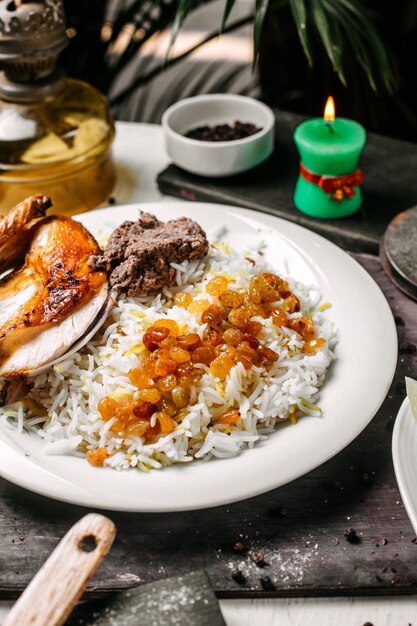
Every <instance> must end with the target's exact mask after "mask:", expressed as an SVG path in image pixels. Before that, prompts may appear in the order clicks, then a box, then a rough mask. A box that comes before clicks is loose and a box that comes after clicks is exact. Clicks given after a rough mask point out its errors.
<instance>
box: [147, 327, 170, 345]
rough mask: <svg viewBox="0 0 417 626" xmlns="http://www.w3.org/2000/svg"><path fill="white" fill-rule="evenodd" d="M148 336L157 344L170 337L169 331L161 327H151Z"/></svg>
mask: <svg viewBox="0 0 417 626" xmlns="http://www.w3.org/2000/svg"><path fill="white" fill-rule="evenodd" d="M146 334H147V335H149V337H150V338H151V340H152V341H155V342H156V343H161V341H163V340H164V339H166V338H167V337H168V335H169V329H168V328H167V327H164V326H161V327H159V328H158V326H151V327H150V328H148V330H147V331H146Z"/></svg>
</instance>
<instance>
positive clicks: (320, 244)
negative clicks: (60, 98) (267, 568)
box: [0, 201, 398, 512]
mask: <svg viewBox="0 0 417 626" xmlns="http://www.w3.org/2000/svg"><path fill="white" fill-rule="evenodd" d="M139 207H140V208H142V209H144V210H148V211H151V212H152V211H154V212H156V213H158V209H160V210H161V209H162V208H164V210H167V211H171V210H172V211H173V212H174V213H176V214H177V215H179V214H180V212H181V211H183V212H187V211H188V212H189V211H190V207H192V208H193V211H198V210H204V208H206V209H208V210H211V211H214V212H216V211H223V212H224V211H226V212H228V213H229V214H230V215H232V216H233V215H234V214H235V215H237V216H239V219H243V221H245V220H249V221H251V220H254V222H257V223H260V224H262V225H264V226H266V227H267V228H272V229H273V230H274V231H275V230H276V231H279V234H280V236H281V237H284V238H285V237H286V238H287V239H288V240H289V241H290V242H291V241H292V243H293V244H294V247H295V248H296V249H297V251H298V252H299V253H300V254H304V252H305V251H303V252H301V250H300V244H299V242H298V244H297V243H296V241H295V240H297V238H299V239H300V238H301V240H304V245H307V244H308V245H307V249H308V253H309V254H310V255H311V254H312V250H314V249H315V248H318V249H321V251H322V252H323V250H324V251H327V253H328V254H330V255H332V254H333V255H335V257H336V258H338V259H339V260H340V259H343V264H344V265H345V266H346V267H347V268H349V270H350V272H351V273H352V274H353V275H355V276H356V278H357V279H358V280H359V278H358V277H360V279H361V280H363V281H365V283H366V285H367V289H369V290H370V291H371V292H372V295H373V299H374V301H376V302H377V303H378V307H379V311H378V314H379V315H378V320H379V321H380V320H381V318H383V324H381V328H382V327H383V328H384V331H385V333H386V335H385V348H388V349H387V351H386V355H385V362H384V369H383V372H381V375H380V377H379V379H377V380H378V389H373V390H371V391H372V393H373V396H372V399H371V401H370V400H369V398H368V408H367V411H366V415H363V416H362V418H361V420H359V421H357V422H356V423H355V425H354V427H352V424H349V425H348V429H347V430H348V434H346V435H345V436H344V437H341V438H340V439H339V440H338V441H337V442H335V443H334V444H333V445H331V446H329V445H327V442H325V445H324V448H323V449H322V451H321V452H320V453H318V454H317V451H316V450H314V454H313V456H312V458H311V459H310V461H309V462H307V461H306V460H303V461H304V462H303V463H302V464H301V466H300V467H299V468H298V469H297V470H296V471H294V470H293V471H292V472H291V473H287V474H285V472H284V476H281V477H273V478H272V479H271V477H269V476H267V477H266V478H265V476H263V479H264V480H263V482H262V484H259V480H258V481H257V483H256V485H254V484H252V485H250V486H246V485H245V486H244V487H243V488H242V486H241V485H238V486H236V485H234V489H233V492H231V489H230V486H229V488H228V490H225V489H224V485H222V487H223V491H222V492H219V493H216V494H214V493H210V494H207V493H204V490H203V489H202V494H200V495H196V494H194V500H193V501H191V500H190V498H189V497H188V495H187V494H186V496H185V500H183V501H181V502H177V503H173V502H172V501H170V502H167V501H164V502H159V501H157V502H155V501H151V502H149V501H147V502H146V503H141V502H140V501H139V502H138V501H135V502H134V503H132V501H131V500H130V499H126V501H125V500H124V498H123V496H121V497H120V498H119V499H118V498H117V497H116V500H117V501H116V502H112V501H110V500H109V498H108V497H106V492H105V491H104V492H102V491H100V490H98V491H97V492H94V493H92V492H91V491H90V490H89V489H86V488H84V487H83V486H82V485H74V484H73V483H72V482H71V480H69V479H67V478H65V477H61V476H57V475H56V474H52V475H51V472H49V471H48V470H47V469H44V468H43V467H40V466H39V465H38V464H36V463H34V461H31V460H29V459H28V458H25V457H24V455H22V451H21V450H19V449H18V448H17V446H16V445H14V444H13V442H12V443H11V442H10V441H7V439H8V438H7V436H6V441H5V437H2V436H1V433H0V437H1V440H0V451H1V454H0V476H2V477H3V478H5V479H7V480H9V481H10V482H13V483H15V484H17V485H19V486H21V487H24V488H26V489H29V490H31V491H34V492H36V493H40V494H41V495H44V496H48V497H51V498H54V499H57V500H63V501H66V502H70V503H73V504H77V505H81V506H88V507H95V508H102V509H107V510H118V511H131V512H171V511H181V510H195V509H202V508H209V507H214V506H220V505H224V504H228V503H232V502H236V501H240V500H243V499H247V498H250V497H254V496H257V495H259V494H261V493H264V492H267V491H269V490H271V489H274V488H277V487H279V486H281V485H284V484H286V483H288V482H291V481H293V480H295V479H297V478H299V477H300V476H302V475H304V474H306V473H308V472H310V471H311V470H313V469H314V468H315V467H317V466H319V465H321V464H323V463H325V462H326V461H327V460H329V459H330V458H332V457H333V456H335V455H336V454H337V453H338V452H339V451H340V450H342V449H343V448H345V447H346V446H347V445H348V444H349V443H350V442H351V441H353V440H354V439H355V438H356V437H357V436H358V435H359V434H360V432H362V430H363V429H364V428H365V427H366V426H367V424H368V423H369V422H370V421H371V419H372V418H373V416H374V415H375V413H376V412H377V411H378V409H379V407H380V405H381V404H382V402H383V400H384V399H385V396H386V394H387V393H388V390H389V387H390V384H391V382H392V378H393V376H394V373H395V368H396V363H397V347H398V346H397V333H396V328H395V323H394V319H393V316H392V313H391V310H390V308H389V305H388V303H387V301H386V299H385V296H384V295H383V294H382V292H381V290H380V288H379V287H378V285H377V284H376V283H375V281H374V280H373V279H372V278H371V276H370V275H369V274H368V273H367V272H366V271H365V270H364V269H363V268H362V266H361V265H360V264H359V263H357V262H356V261H355V260H354V259H353V258H352V257H351V256H349V255H348V254H347V253H346V252H344V251H343V250H341V249H340V248H338V247H337V246H336V245H334V244H333V243H331V242H330V241H328V240H327V239H324V238H323V237H321V236H320V235H318V234H316V233H314V232H312V231H309V230H307V229H306V228H303V227H301V226H299V225H297V224H294V223H292V222H288V221H285V220H282V219H280V218H277V217H275V216H272V215H269V214H264V213H258V212H256V211H252V210H250V209H243V208H239V207H234V206H228V205H219V204H211V203H188V202H180V201H168V202H166V201H162V202H153V203H140V202H137V203H134V204H129V205H121V206H113V207H108V208H105V209H98V210H95V211H90V212H89V213H86V214H82V215H79V216H77V219H80V220H81V221H84V220H85V221H87V222H88V219H89V218H90V219H91V218H92V217H98V218H100V217H101V216H107V217H109V214H110V213H114V212H115V211H117V212H122V213H123V212H126V211H127V212H128V211H133V210H137V209H138V208H139ZM123 219H126V217H124V218H123ZM197 219H198V218H197ZM294 236H295V237H294ZM306 242H307V243H306ZM305 254H306V255H307V252H305ZM320 271H321V268H320ZM329 271H333V268H329ZM348 277H349V276H348ZM323 393H325V387H324V392H323ZM349 429H350V430H349ZM322 443H323V442H322ZM249 452H250V451H244V452H243V454H242V455H240V456H239V457H235V458H241V457H242V458H245V454H248V453H249ZM233 460H234V459H227V460H226V461H220V462H219V461H217V460H216V461H214V462H213V463H223V464H224V462H226V463H231V461H233ZM208 465H210V464H208ZM94 469H95V468H94ZM178 469H179V470H180V471H184V469H186V468H177V466H175V470H174V468H173V467H169V468H167V469H166V470H162V471H161V472H159V471H158V472H152V475H154V474H158V475H161V474H162V473H164V472H167V471H172V470H174V472H175V471H177V470H178ZM16 470H17V471H16ZM96 471H103V472H114V470H96ZM174 472H173V473H174ZM182 479H183V477H182V478H180V479H179V482H181V480H182ZM176 480H177V481H178V479H176ZM155 482H156V483H157V484H158V481H156V480H155ZM177 495H178V494H177V491H176V489H175V485H174V487H173V497H176V496H177ZM181 497H183V494H182V493H181Z"/></svg>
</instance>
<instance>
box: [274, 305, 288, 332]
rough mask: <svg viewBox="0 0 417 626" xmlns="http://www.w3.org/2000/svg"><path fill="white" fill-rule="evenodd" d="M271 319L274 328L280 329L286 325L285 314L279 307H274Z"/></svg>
mask: <svg viewBox="0 0 417 626" xmlns="http://www.w3.org/2000/svg"><path fill="white" fill-rule="evenodd" d="M271 317H272V321H273V322H274V324H275V326H278V328H282V326H286V325H287V322H288V318H287V316H286V314H285V311H284V309H281V307H279V306H277V307H275V308H274V309H273V311H272V315H271Z"/></svg>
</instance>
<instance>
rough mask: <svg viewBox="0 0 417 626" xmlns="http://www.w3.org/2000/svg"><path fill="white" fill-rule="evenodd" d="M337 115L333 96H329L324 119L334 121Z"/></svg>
mask: <svg viewBox="0 0 417 626" xmlns="http://www.w3.org/2000/svg"><path fill="white" fill-rule="evenodd" d="M335 115H336V110H335V106H334V100H333V97H332V96H329V97H328V98H327V102H326V106H325V107H324V116H323V117H324V121H325V122H334V118H335Z"/></svg>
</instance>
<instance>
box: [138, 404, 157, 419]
mask: <svg viewBox="0 0 417 626" xmlns="http://www.w3.org/2000/svg"><path fill="white" fill-rule="evenodd" d="M155 411H156V407H155V405H154V404H151V403H150V402H138V403H137V404H136V406H135V407H134V408H133V415H134V416H135V417H137V418H138V419H141V420H148V419H150V418H151V417H152V414H153V413H155Z"/></svg>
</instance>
